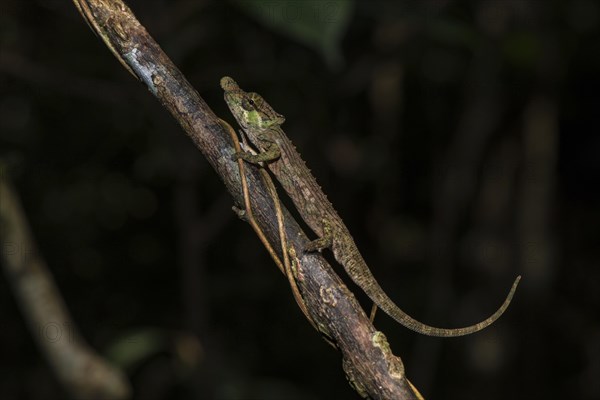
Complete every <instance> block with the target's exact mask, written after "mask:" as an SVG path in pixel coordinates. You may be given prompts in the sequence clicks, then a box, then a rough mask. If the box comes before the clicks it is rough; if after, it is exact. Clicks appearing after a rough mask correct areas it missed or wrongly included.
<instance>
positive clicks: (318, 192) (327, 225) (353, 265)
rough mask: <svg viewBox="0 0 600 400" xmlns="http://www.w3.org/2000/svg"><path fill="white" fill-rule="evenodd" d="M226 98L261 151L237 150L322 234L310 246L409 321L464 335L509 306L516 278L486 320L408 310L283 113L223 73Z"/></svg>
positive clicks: (422, 329)
mask: <svg viewBox="0 0 600 400" xmlns="http://www.w3.org/2000/svg"><path fill="white" fill-rule="evenodd" d="M221 87H222V88H223V90H224V91H225V101H226V103H227V105H228V106H229V109H230V110H231V112H232V114H233V115H234V117H235V119H236V120H237V122H238V123H239V124H240V126H241V127H242V129H243V130H244V132H245V134H246V136H247V137H248V139H249V140H250V142H251V143H252V144H253V145H254V146H255V147H256V148H257V150H258V151H259V153H258V154H251V153H248V152H240V153H236V155H235V158H242V159H244V160H246V161H248V162H251V163H260V162H264V163H266V164H268V168H269V170H270V171H271V172H272V173H273V175H275V177H276V179H277V180H278V181H279V183H280V184H281V186H282V187H283V189H284V190H285V191H286V192H287V194H288V196H289V197H290V198H291V199H292V201H293V203H294V205H295V206H296V208H297V209H298V211H299V212H300V214H301V215H302V218H303V219H304V221H305V222H306V223H307V224H308V226H309V227H310V228H311V229H312V230H313V231H314V232H315V233H316V234H317V235H318V236H319V237H320V238H319V239H317V240H315V241H313V242H311V244H309V245H308V246H307V249H306V250H308V251H314V250H321V249H323V248H326V247H331V250H332V251H333V254H334V257H335V259H336V260H337V261H338V262H339V263H340V264H341V265H342V266H343V267H344V269H345V270H346V272H347V273H348V275H349V276H350V278H351V279H352V280H353V281H354V282H355V283H356V284H357V285H358V286H359V287H360V288H361V289H362V290H363V291H364V292H365V293H366V294H367V295H368V296H369V298H370V299H371V300H372V301H373V302H374V303H375V304H376V305H377V306H378V307H379V308H380V309H382V310H383V311H384V312H385V313H386V314H388V315H389V316H391V317H392V318H394V319H395V320H396V321H397V322H399V323H400V324H402V325H404V326H405V327H407V328H409V329H411V330H413V331H415V332H418V333H421V334H424V335H428V336H443V337H450V336H462V335H468V334H470V333H474V332H477V331H480V330H482V329H484V328H485V327H487V326H489V325H490V324H492V323H493V322H494V321H496V320H497V319H498V318H499V317H500V316H501V315H502V314H503V313H504V311H505V310H506V309H507V307H508V305H509V304H510V301H511V300H512V297H513V294H514V292H515V289H516V287H517V284H518V283H519V280H520V276H519V277H517V279H516V280H515V282H514V284H513V286H512V288H511V290H510V292H509V294H508V296H507V297H506V300H505V301H504V303H503V304H502V306H501V307H500V308H499V309H498V310H497V311H496V312H495V313H494V314H493V315H492V316H490V317H489V318H487V319H486V320H484V321H482V322H480V323H478V324H475V325H471V326H467V327H464V328H456V329H445V328H436V327H433V326H429V325H426V324H423V323H421V322H419V321H417V320H415V319H414V318H412V317H411V316H409V315H408V314H406V313H405V312H404V311H402V310H401V309H400V308H399V307H398V306H397V305H396V304H394V302H393V301H392V300H391V299H390V298H389V297H388V296H387V294H386V293H385V292H384V290H383V289H382V288H381V286H380V285H379V284H378V283H377V281H376V280H375V277H374V276H373V274H372V273H371V271H370V269H369V267H368V266H367V264H366V262H365V261H364V259H363V257H362V255H361V254H360V253H359V251H358V248H357V247H356V244H355V243H354V239H353V238H352V236H351V235H350V232H349V231H348V228H346V226H345V224H344V223H343V221H342V219H341V218H340V216H339V215H338V213H337V212H336V211H335V209H334V207H333V205H332V204H331V203H330V202H329V200H328V199H327V196H326V195H325V193H323V190H322V189H321V187H320V186H319V185H318V183H317V181H316V180H315V178H314V177H313V175H312V173H311V172H310V170H309V169H308V168H307V167H306V165H305V163H304V160H302V158H301V156H300V154H299V153H298V151H297V150H296V148H295V147H294V145H293V144H292V142H291V141H290V140H289V139H288V137H287V135H286V134H285V132H283V130H282V129H281V124H282V123H283V122H284V121H285V118H284V116H283V115H281V114H279V113H277V112H275V111H274V110H273V108H271V106H270V105H269V104H268V103H267V102H266V101H265V100H264V99H263V98H262V97H261V96H260V95H258V94H257V93H247V92H244V91H243V90H242V89H240V87H239V86H238V85H237V83H236V82H235V81H234V80H233V79H232V78H229V77H224V78H222V79H221Z"/></svg>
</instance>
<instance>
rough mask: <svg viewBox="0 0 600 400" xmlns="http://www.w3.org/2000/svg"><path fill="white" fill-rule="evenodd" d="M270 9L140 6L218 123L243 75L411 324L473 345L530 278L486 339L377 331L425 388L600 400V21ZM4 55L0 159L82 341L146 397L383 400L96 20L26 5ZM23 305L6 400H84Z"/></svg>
mask: <svg viewBox="0 0 600 400" xmlns="http://www.w3.org/2000/svg"><path fill="white" fill-rule="evenodd" d="M253 4H254V3H253V2H251V1H238V2H236V1H230V2H225V1H206V0H193V1H188V0H180V1H175V0H173V1H166V0H162V1H161V0H146V1H130V2H129V5H130V6H131V8H132V9H133V10H134V11H135V12H136V14H137V15H138V18H139V19H140V20H141V22H142V23H143V24H144V25H145V26H146V27H147V28H148V30H149V31H150V33H151V34H152V35H153V36H154V37H155V38H156V39H157V41H158V42H159V43H160V44H161V46H163V48H164V49H165V51H166V52H167V54H169V55H170V56H171V57H172V59H173V61H174V62H175V64H176V65H178V66H179V67H180V69H181V70H182V71H183V73H184V74H185V75H186V76H187V78H188V79H189V80H190V81H191V82H192V84H193V85H194V86H195V87H196V88H197V89H198V91H199V92H200V94H201V96H202V97H203V98H204V99H205V100H206V101H207V103H208V104H209V105H210V107H211V108H213V110H214V111H215V112H216V113H217V114H218V115H219V116H221V117H223V118H224V119H226V120H228V121H229V122H231V123H233V118H232V117H231V115H230V113H229V111H228V110H227V108H226V106H225V103H224V101H223V99H222V92H221V90H220V88H219V84H218V83H219V79H220V78H221V77H222V76H223V75H230V76H232V77H234V78H235V79H236V80H237V81H238V82H239V83H240V85H241V86H242V88H244V89H246V90H249V91H257V92H259V93H261V94H262V95H263V96H264V97H265V98H266V99H267V100H268V101H269V103H270V104H271V105H273V106H274V108H275V109H276V110H277V111H279V112H280V113H282V114H284V115H285V116H286V118H287V120H286V123H285V125H284V129H285V130H286V132H287V133H288V134H289V136H290V137H291V138H292V140H293V141H294V142H295V143H296V145H297V147H298V149H299V150H300V152H301V153H302V154H303V156H304V158H305V160H306V161H307V163H308V165H309V166H310V167H311V169H312V170H313V172H314V174H315V175H316V176H317V178H318V180H319V182H320V183H321V185H322V186H323V188H324V190H325V192H326V193H327V194H328V196H329V198H330V200H331V201H332V203H333V204H334V205H335V206H336V208H337V209H338V211H339V213H340V214H341V215H342V217H343V218H344V220H345V221H346V224H347V225H348V227H349V228H350V231H351V232H352V233H353V235H354V237H355V239H356V241H357V243H358V245H359V248H360V249H361V252H362V254H363V255H364V257H365V259H366V260H367V262H368V263H369V265H370V267H371V269H372V271H373V273H374V275H375V276H376V277H377V279H378V280H379V282H380V283H381V284H382V286H383V287H384V288H385V290H386V291H387V293H388V294H389V295H390V296H391V297H392V298H393V299H394V301H395V302H396V303H397V304H398V305H399V306H401V307H402V308H403V309H404V310H405V311H407V312H408V313H409V314H411V315H412V316H414V317H416V318H417V319H419V320H422V321H424V322H426V323H429V324H432V325H437V326H443V327H458V326H463V325H468V324H472V323H475V322H478V321H479V320H481V319H484V318H486V317H487V316H488V315H490V314H491V313H492V312H493V311H494V310H495V309H496V308H497V307H498V306H499V305H500V303H501V302H502V299H503V298H504V296H505V295H506V292H507V291H508V289H509V287H510V284H511V282H512V281H513V279H514V278H515V276H516V275H519V274H520V275H522V276H523V280H522V283H521V286H520V287H519V289H518V291H517V294H516V297H515V299H514V301H513V304H512V305H511V307H510V308H509V309H508V311H507V313H506V314H505V315H504V316H503V317H502V318H501V319H500V320H499V321H498V322H497V323H496V324H494V325H492V326H491V327H490V328H488V329H486V330H484V331H483V332H480V333H478V334H475V335H472V336H466V337H461V338H455V339H439V338H428V337H423V336H419V335H418V334H415V333H413V332H411V331H408V330H407V329H405V328H403V327H402V326H400V325H398V324H396V323H395V322H394V321H393V320H391V319H390V318H389V317H387V316H386V315H384V314H383V313H380V314H379V315H378V317H377V319H376V321H375V323H376V326H377V328H378V329H380V330H382V331H383V332H384V333H385V334H386V336H387V338H388V340H389V342H390V344H391V347H392V349H393V351H394V353H395V354H397V355H399V356H401V357H402V359H403V361H404V364H405V367H406V372H407V375H408V377H409V379H410V380H411V381H412V382H413V383H414V384H415V386H416V387H418V388H419V389H420V390H421V392H422V393H423V394H424V395H425V397H426V398H428V399H599V398H600V383H599V382H600V378H599V377H600V270H599V269H598V262H599V258H600V246H599V244H600V240H599V239H598V238H599V237H600V232H599V229H598V226H599V224H600V212H599V207H598V201H599V200H600V197H599V196H598V190H597V187H598V183H599V178H600V163H599V162H598V158H599V156H600V136H599V135H598V133H599V132H600V117H599V115H600V96H599V94H598V93H599V89H600V78H599V76H600V75H599V72H600V68H599V67H600V52H599V50H600V48H599V47H600V46H599V45H598V43H600V42H599V41H600V35H599V33H600V3H599V2H597V1H593V0H573V1H542V0H488V1H452V0H448V1H441V0H438V1H421V2H415V1H410V2H409V1H392V0H386V1H370V2H367V1H364V2H360V1H357V2H352V1H347V2H344V1H342V2H338V1H321V2H314V1H310V0H303V1H291V2H285V1H281V2H269V1H267V2H262V4H261V5H260V8H258V9H257V8H256V6H255V5H253ZM0 50H1V53H0V158H2V160H3V162H5V164H7V165H8V166H9V173H10V176H11V178H12V179H13V182H14V184H15V185H16V187H17V189H18V192H19V194H20V196H21V199H22V202H23V206H24V208H25V211H26V213H27V216H28V219H29V221H30V224H31V227H32V230H33V232H34V235H35V237H36V240H37V242H38V245H39V248H40V252H41V253H42V254H43V256H44V258H45V260H46V261H47V263H48V265H49V267H50V269H51V271H52V273H53V275H54V277H55V279H56V282H57V284H58V286H59V287H60V289H61V291H62V294H63V295H64V298H65V301H66V303H67V305H68V307H69V309H70V311H71V312H72V315H73V318H74V320H75V321H76V322H77V324H78V325H79V328H80V330H81V331H82V333H83V335H84V337H85V338H86V339H87V340H88V341H89V343H90V344H91V345H92V346H93V347H94V348H96V349H97V350H98V351H99V352H101V354H103V355H105V356H106V357H107V358H109V359H110V360H112V361H113V362H115V363H116V364H117V365H119V366H120V367H122V368H123V369H124V370H125V371H126V372H127V374H128V377H129V378H130V380H131V382H132V384H133V387H134V393H135V398H137V399H144V400H149V399H167V398H181V399H184V398H185V399H187V398H198V399H200V398H202V399H212V398H214V399H330V398H358V396H357V395H356V393H355V392H353V391H352V389H351V388H350V387H349V385H348V384H347V382H346V379H345V377H344V374H343V371H342V368H341V359H340V356H339V354H338V353H337V352H335V351H334V350H333V349H332V348H331V347H329V346H328V345H327V344H326V343H325V342H324V341H323V340H322V339H320V338H319V336H318V334H316V333H315V332H314V331H313V330H312V329H311V327H310V325H309V324H308V323H307V321H305V320H304V318H303V316H302V314H301V313H300V312H299V310H298V309H297V307H296V305H295V302H294V301H293V299H292V297H291V294H290V292H289V287H288V285H287V282H286V280H285V279H284V278H283V277H282V275H281V274H280V273H279V272H278V271H277V269H276V268H275V265H274V264H273V263H272V262H271V260H270V259H269V258H268V256H267V253H266V251H265V250H264V249H263V248H262V246H261V245H260V242H259V241H258V239H257V238H256V236H255V235H254V234H253V232H252V231H251V229H250V228H249V226H248V225H247V224H245V223H243V222H241V221H240V220H238V219H237V218H236V217H235V215H234V214H233V213H232V212H231V209H230V207H231V205H232V200H231V198H230V197H229V195H228V194H227V193H226V191H225V189H224V186H223V185H222V184H221V182H220V181H219V179H218V178H217V176H216V174H215V173H214V172H213V171H212V170H211V169H210V167H209V165H208V163H207V162H206V161H205V160H204V159H203V158H202V155H201V154H200V153H199V152H198V151H197V149H196V148H195V146H194V145H193V144H192V142H191V141H190V140H189V139H187V138H186V136H185V135H183V134H182V132H181V129H180V128H179V127H178V126H177V125H176V123H175V122H174V121H173V119H172V118H171V117H170V116H169V115H168V114H167V112H166V111H164V110H163V109H162V108H161V107H160V106H159V104H158V102H157V101H156V100H155V99H154V98H153V97H152V96H151V95H150V94H149V93H148V92H147V90H146V89H145V88H144V87H143V86H142V85H141V84H140V83H138V82H136V81H135V80H134V79H133V78H132V77H131V76H130V75H129V74H128V73H127V72H126V71H125V70H124V69H123V68H122V67H121V65H120V64H119V63H118V62H117V61H116V59H115V58H114V57H113V56H112V55H111V54H110V52H109V51H107V49H106V47H105V46H104V44H103V43H102V42H101V41H100V40H98V39H97V38H95V37H94V34H93V33H92V32H91V31H90V29H89V28H88V27H87V26H86V24H85V22H84V21H83V19H82V18H81V16H80V15H79V14H78V13H77V11H76V9H75V7H74V6H73V4H72V3H71V2H69V1H67V0H63V1H58V0H38V1H21V0H2V3H1V4H0ZM339 272H340V273H341V274H342V276H343V277H344V279H346V278H347V277H346V276H345V275H344V274H343V271H342V269H341V268H339ZM346 280H347V281H348V279H346ZM350 288H351V289H352V290H353V291H354V292H355V293H356V295H357V297H358V298H359V300H360V301H361V303H362V304H363V306H364V308H365V309H369V308H370V302H369V301H367V299H366V298H365V296H364V295H363V294H362V293H360V291H359V290H358V288H357V287H356V286H352V285H351V286H350ZM10 289H11V288H10V285H9V282H7V280H6V279H5V278H4V276H2V278H0V327H1V331H0V395H1V397H2V398H3V399H62V398H64V397H65V392H64V391H63V389H62V388H61V387H60V385H59V384H58V382H57V381H56V379H55V378H54V376H53V374H52V371H51V369H50V367H49V366H48V364H47V362H46V361H45V360H44V359H43V357H42V355H41V353H40V352H39V350H38V349H37V347H36V344H35V341H34V340H33V339H32V336H33V335H42V336H43V335H56V332H55V331H49V330H48V329H46V327H39V329H38V330H37V332H31V331H30V330H29V329H28V327H27V326H26V324H25V322H24V319H23V317H22V315H21V313H20V311H19V308H18V304H17V302H16V300H15V298H14V297H13V295H12V293H11V290H10ZM65 335H66V332H65ZM53 337H54V336H53ZM50 339H52V338H50Z"/></svg>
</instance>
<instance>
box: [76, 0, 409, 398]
mask: <svg viewBox="0 0 600 400" xmlns="http://www.w3.org/2000/svg"><path fill="white" fill-rule="evenodd" d="M73 1H74V3H75V5H76V7H77V8H78V10H79V11H80V13H81V14H82V15H83V17H84V18H85V19H86V21H87V22H88V24H89V25H90V27H91V28H92V29H93V30H94V31H95V32H96V34H98V36H99V37H100V38H101V39H102V40H103V41H104V43H105V44H106V45H107V46H108V48H109V49H110V50H111V51H112V52H113V54H114V55H115V56H116V57H117V59H118V60H119V61H120V62H121V64H122V65H123V66H124V67H125V68H126V69H127V70H128V71H129V72H130V73H131V74H133V75H134V76H135V77H136V78H137V79H139V80H140V81H142V82H143V83H144V84H145V85H146V86H147V88H148V90H149V91H150V92H151V93H152V94H153V95H154V96H155V97H156V98H157V99H158V100H159V101H160V103H161V104H162V105H163V106H164V107H165V108H166V109H167V110H168V111H169V112H170V113H171V114H172V115H173V117H174V118H175V119H176V120H177V121H178V122H179V124H180V125H181V126H182V128H183V129H184V131H185V132H186V134H187V135H188V136H189V137H190V138H191V139H192V141H193V142H194V144H195V145H196V146H197V147H198V149H199V150H200V151H201V152H202V154H203V155H204V156H205V157H206V159H207V160H208V162H209V163H210V164H211V166H212V167H213V168H214V170H215V171H216V172H217V174H218V175H219V177H220V178H221V179H222V180H223V182H224V184H225V187H226V188H227V190H228V191H229V193H230V194H231V196H232V197H233V199H234V201H235V203H236V205H237V206H238V207H242V206H243V204H244V202H243V196H242V190H241V183H240V175H239V169H238V165H237V163H236V162H234V161H232V158H231V156H232V155H233V152H234V151H233V145H232V143H231V139H230V138H229V135H228V133H227V132H226V131H225V130H224V128H223V126H222V125H221V124H220V123H219V119H218V117H217V116H216V115H215V114H214V113H213V112H212V110H211V109H210V108H209V107H208V105H207V104H206V103H205V102H204V100H202V98H201V97H200V96H199V94H198V92H197V91H196V90H195V89H194V88H193V87H192V86H191V85H190V83H189V82H188V81H187V80H186V79H185V77H184V76H183V74H182V73H181V72H180V71H179V70H178V69H177V68H176V67H175V65H173V63H172V62H171V60H170V59H169V58H168V57H167V56H166V54H165V53H164V52H163V51H162V50H161V49H160V47H159V46H158V44H157V43H156V42H155V41H154V40H153V39H152V37H151V36H150V35H149V34H148V32H147V31H146V29H145V28H144V27H143V26H142V25H141V24H140V23H139V22H138V21H137V19H136V18H135V16H134V15H133V13H132V12H131V10H130V9H129V8H128V7H127V6H126V5H125V4H124V3H123V2H122V1H120V0H73ZM246 171H247V179H248V187H249V189H250V193H252V196H253V198H252V203H253V205H254V207H253V214H254V218H255V220H256V222H257V224H258V225H259V226H260V228H261V230H262V231H263V232H264V234H265V235H266V237H267V238H268V240H269V241H270V243H271V247H272V248H273V249H276V251H277V252H278V253H279V256H280V258H282V254H281V248H280V245H279V235H278V225H277V218H276V215H275V212H274V210H273V206H272V200H271V195H270V193H269V189H268V187H267V186H266V184H265V182H264V180H263V179H262V178H261V175H260V174H259V172H258V170H257V169H256V168H255V167H253V166H250V165H248V166H247V168H246ZM283 214H284V219H285V231H286V235H287V238H288V241H289V242H288V247H289V246H291V247H292V248H294V249H303V248H304V246H305V245H306V244H307V243H308V239H307V238H306V236H305V235H304V233H303V232H302V231H301V229H300V227H299V226H298V224H297V223H296V221H294V219H293V218H292V216H291V215H290V214H289V212H288V211H287V210H286V209H283ZM298 254H299V255H298V256H297V257H296V258H295V260H294V261H295V268H296V276H297V280H298V286H299V288H300V290H301V292H302V295H303V297H304V302H305V304H306V306H307V308H308V310H309V312H310V315H311V317H312V319H313V320H314V321H315V323H316V325H317V326H318V327H319V329H320V331H321V333H322V334H324V335H325V336H326V337H327V338H328V339H329V340H331V341H332V342H333V343H335V345H336V346H337V347H338V348H339V349H340V351H341V353H342V356H343V368H344V371H345V372H346V375H347V377H348V380H349V381H350V383H351V385H352V386H353V387H354V388H355V390H356V391H357V392H358V393H359V394H360V395H361V396H363V397H368V398H373V399H392V398H393V399H400V400H402V399H419V398H421V397H420V395H419V394H418V392H417V391H416V389H414V388H413V387H412V385H411V384H410V382H408V380H407V379H406V376H405V373H404V366H403V364H402V361H401V359H400V358H399V357H396V356H394V355H393V354H392V352H391V350H390V347H389V345H388V343H387V340H386V338H385V336H384V335H383V334H382V333H381V332H378V331H376V330H375V328H374V327H373V326H372V325H371V323H370V322H369V319H368V318H367V316H366V315H365V314H364V312H363V310H362V309H361V308H360V305H359V304H358V302H357V301H356V299H355V298H354V296H353V295H352V293H350V291H349V290H348V289H347V288H346V286H345V285H344V284H343V282H342V281H341V280H340V278H339V277H338V276H337V275H335V273H334V272H333V271H332V269H331V267H330V266H329V264H327V262H326V261H325V260H324V258H323V257H322V256H321V255H319V254H307V253H304V252H298Z"/></svg>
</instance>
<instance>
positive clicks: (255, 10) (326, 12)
mask: <svg viewBox="0 0 600 400" xmlns="http://www.w3.org/2000/svg"><path fill="white" fill-rule="evenodd" d="M234 2H235V4H237V5H238V6H239V7H240V8H241V9H243V10H244V11H245V12H246V13H248V14H249V15H250V16H252V17H253V18H255V19H256V20H258V21H259V22H260V23H262V24H264V25H265V26H268V27H269V28H271V29H273V30H275V31H277V32H279V33H281V34H282V35H287V36H288V37H290V38H292V39H294V40H297V41H298V42H300V43H303V44H305V45H306V46H308V47H311V48H313V49H314V50H316V51H318V52H320V53H321V55H322V56H323V58H324V59H325V60H326V62H327V63H328V64H329V66H330V67H332V68H335V67H338V66H339V65H340V64H341V62H342V52H341V46H340V43H341V38H342V36H343V34H344V32H345V30H346V27H347V26H348V23H349V21H350V17H351V16H352V11H353V9H354V0H234Z"/></svg>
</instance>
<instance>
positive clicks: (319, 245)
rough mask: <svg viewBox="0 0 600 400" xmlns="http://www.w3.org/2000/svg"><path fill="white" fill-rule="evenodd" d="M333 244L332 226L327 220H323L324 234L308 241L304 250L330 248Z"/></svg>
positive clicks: (310, 251)
mask: <svg viewBox="0 0 600 400" xmlns="http://www.w3.org/2000/svg"><path fill="white" fill-rule="evenodd" d="M332 245H333V233H332V232H331V226H330V225H329V223H327V222H326V221H323V236H321V237H320V238H318V239H315V240H313V241H311V242H310V243H308V244H307V245H306V246H305V247H304V251H306V252H309V253H312V252H315V251H321V250H323V249H328V248H330V247H331V246H332Z"/></svg>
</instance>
